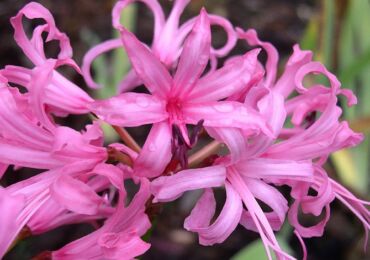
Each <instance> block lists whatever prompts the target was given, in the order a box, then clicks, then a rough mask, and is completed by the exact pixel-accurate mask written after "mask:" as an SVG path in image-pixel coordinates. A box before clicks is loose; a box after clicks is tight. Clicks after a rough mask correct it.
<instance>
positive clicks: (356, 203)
mask: <svg viewBox="0 0 370 260" xmlns="http://www.w3.org/2000/svg"><path fill="white" fill-rule="evenodd" d="M239 34H240V35H241V37H242V38H245V39H247V40H248V41H249V42H250V43H252V44H258V45H261V46H262V47H264V48H265V50H266V51H267V53H268V60H267V64H266V76H265V77H264V78H263V79H262V80H261V81H259V82H255V84H254V85H249V86H248V85H246V86H245V87H246V88H247V91H246V90H245V89H243V90H241V91H240V92H239V93H235V94H234V95H233V96H232V97H230V98H229V99H232V100H240V101H243V102H244V104H245V105H246V106H247V107H248V108H250V109H255V110H256V112H257V111H258V112H259V113H260V114H262V115H263V116H264V117H265V120H266V121H267V123H268V124H269V125H270V127H271V129H272V131H273V135H274V136H275V137H274V136H268V135H264V134H262V133H261V134H257V135H255V136H247V135H246V134H245V132H244V131H242V130H240V129H237V128H234V129H231V128H213V129H212V128H211V129H209V128H208V129H207V130H208V132H209V133H210V134H211V135H212V136H213V137H214V138H216V139H218V140H219V141H221V142H225V143H226V144H227V145H228V148H229V150H230V152H231V154H230V155H229V156H227V157H225V158H222V159H218V160H217V162H216V163H215V165H214V166H212V167H208V168H204V169H193V170H187V171H181V172H178V173H176V174H175V175H173V176H166V177H159V178H157V179H155V180H154V181H153V182H152V193H153V194H154V195H155V198H154V201H171V200H174V199H176V198H178V197H180V196H181V195H182V193H183V192H185V191H188V190H195V189H205V190H204V193H203V195H202V197H201V198H200V199H199V200H198V202H197V204H196V206H195V207H194V209H193V210H192V212H191V214H190V215H189V217H188V218H187V219H186V220H185V224H184V226H185V228H186V229H188V230H190V231H193V232H197V233H198V234H199V242H200V243H201V244H203V245H212V244H214V243H221V242H223V241H224V240H225V239H226V238H227V237H228V236H229V235H230V234H231V233H232V231H233V230H234V229H235V227H236V226H237V224H238V223H240V224H242V225H243V226H244V227H245V228H247V229H250V230H253V231H257V232H259V234H260V235H261V238H262V241H263V243H264V245H265V248H266V253H267V254H268V256H269V259H271V256H270V249H273V250H274V251H275V253H276V254H277V255H278V256H280V257H283V256H285V257H288V258H289V256H286V255H285V253H284V252H282V250H281V248H280V247H279V245H278V243H277V241H276V238H275V236H274V233H273V230H279V229H280V227H281V225H282V223H283V222H284V219H285V216H286V215H287V213H288V209H289V208H288V203H287V201H286V199H285V198H284V197H283V196H282V195H281V194H280V192H279V191H278V190H277V189H276V188H275V187H274V186H273V185H272V184H275V185H289V186H291V187H292V192H291V196H292V198H293V199H294V202H293V204H292V205H291V207H290V209H289V213H288V216H289V221H290V223H291V224H292V225H293V226H294V228H295V229H296V235H297V236H298V238H299V240H300V241H301V243H303V241H302V240H301V236H303V237H312V236H321V235H322V233H323V230H324V227H325V224H326V222H327V221H328V219H329V217H330V203H331V202H332V201H333V199H334V198H335V197H337V198H338V199H340V200H341V201H342V202H343V203H344V204H345V205H347V206H349V208H350V209H351V210H352V211H353V213H354V214H355V215H356V216H358V218H359V219H360V220H361V221H362V223H363V225H364V227H365V229H366V232H367V230H368V229H369V213H368V210H367V209H366V208H365V207H364V204H368V203H367V202H363V201H360V200H358V199H356V198H355V197H354V196H353V195H351V194H350V193H349V192H348V191H347V190H345V189H344V188H343V187H341V186H339V185H338V184H336V183H335V182H333V180H331V179H330V178H329V177H328V176H327V174H326V173H325V171H324V170H323V168H322V167H321V165H322V164H323V163H324V162H325V160H326V159H327V157H328V156H329V154H330V153H332V152H334V151H337V150H339V149H342V148H345V147H352V146H354V145H356V144H358V143H359V142H361V140H362V138H363V137H362V135H361V134H357V133H354V132H353V131H352V130H351V129H349V127H348V124H347V123H346V122H339V116H340V114H341V110H340V108H339V107H337V105H336V104H337V97H336V95H337V94H344V95H346V96H347V97H348V100H349V105H351V104H354V103H356V99H355V97H354V96H353V94H352V93H351V92H349V91H348V90H342V89H340V88H339V87H340V85H339V82H338V81H337V79H336V78H335V76H334V75H332V74H331V73H330V72H328V71H327V70H326V69H325V68H324V66H322V65H321V64H319V63H317V62H311V53H309V52H305V51H301V50H299V48H298V46H295V48H294V53H293V55H292V57H291V58H290V59H289V61H288V63H287V66H286V70H285V72H284V73H283V75H282V76H281V77H280V79H279V80H277V82H275V77H276V67H275V66H276V65H277V54H276V51H275V49H274V48H273V47H272V46H271V45H270V44H268V43H263V42H261V41H260V40H259V39H258V38H257V36H256V34H255V32H254V31H248V32H246V33H242V32H241V31H239ZM312 72H314V73H322V74H323V75H325V76H327V77H328V79H329V81H330V84H331V85H330V88H327V87H325V86H321V85H317V86H313V87H311V88H309V89H306V88H304V87H303V85H302V80H303V78H304V77H305V76H306V75H307V74H309V73H312ZM295 86H296V87H295ZM295 89H297V92H298V95H296V96H295V97H293V98H291V99H290V100H288V101H285V100H284V99H286V97H287V96H289V95H290V94H291V92H293V91H294V90H295ZM314 111H317V112H320V113H321V116H320V117H319V119H317V120H316V121H307V120H308V119H309V117H308V116H309V115H310V113H312V112H314ZM289 115H291V116H292V117H291V118H292V119H291V120H292V123H293V125H294V128H291V129H288V128H285V127H284V123H285V122H286V121H287V118H288V116H289ZM306 118H307V119H306ZM276 137H278V138H279V139H280V140H279V141H278V142H276ZM222 165H223V166H224V167H225V168H222V167H221V166H222ZM222 183H224V185H225V188H226V195H227V199H226V202H225V205H224V208H223V210H222V211H221V213H220V215H219V216H218V218H217V219H216V220H215V221H214V222H213V223H212V224H211V220H212V219H213V216H214V214H215V205H216V201H215V199H214V196H213V192H212V189H211V188H213V187H219V186H221V185H223V184H222ZM309 188H312V189H314V190H316V191H317V195H316V196H310V195H308V190H309ZM343 196H344V197H343ZM256 199H259V200H260V201H262V202H264V204H266V205H268V206H269V207H270V209H271V211H269V212H263V210H262V209H261V207H260V206H259V204H258V202H257V200H256ZM350 201H351V203H353V206H350V204H349V203H350ZM243 203H244V206H245V208H246V210H244V209H243ZM299 207H301V208H302V211H303V213H306V214H307V213H310V214H313V215H315V216H319V215H320V214H321V212H322V211H323V210H325V211H326V215H325V218H324V219H323V220H321V221H320V222H319V223H318V224H316V225H314V226H311V227H303V226H302V225H301V224H300V223H299V222H298V219H297V216H298V208H299ZM303 246H304V244H303ZM304 250H305V249H304Z"/></svg>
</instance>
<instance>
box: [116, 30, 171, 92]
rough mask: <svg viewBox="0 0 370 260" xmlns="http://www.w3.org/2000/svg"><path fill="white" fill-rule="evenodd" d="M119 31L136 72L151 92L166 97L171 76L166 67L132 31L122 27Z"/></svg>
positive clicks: (169, 87)
mask: <svg viewBox="0 0 370 260" xmlns="http://www.w3.org/2000/svg"><path fill="white" fill-rule="evenodd" d="M120 32H121V37H122V38H121V39H122V41H123V44H124V46H125V49H126V52H127V55H128V57H129V58H130V61H131V64H132V67H133V68H134V69H135V72H136V74H137V75H138V76H139V78H141V80H142V81H143V82H144V85H145V86H146V87H147V88H148V89H149V90H150V92H151V93H152V94H154V95H157V96H159V97H161V98H164V97H166V96H167V95H168V94H169V92H170V89H171V86H172V78H171V75H170V74H169V72H168V71H167V69H166V68H165V67H164V66H163V65H162V63H161V62H160V61H159V60H158V58H156V57H155V56H154V54H153V53H152V52H151V51H150V50H149V49H148V47H146V46H144V45H143V44H142V43H141V42H140V41H139V40H138V39H136V37H135V36H134V35H133V34H132V33H130V32H129V31H127V30H126V29H124V28H121V29H120Z"/></svg>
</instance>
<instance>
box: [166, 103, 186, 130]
mask: <svg viewBox="0 0 370 260" xmlns="http://www.w3.org/2000/svg"><path fill="white" fill-rule="evenodd" d="M166 110H167V112H168V114H169V119H170V124H171V125H172V124H181V123H183V118H182V107H181V103H180V101H179V100H178V99H170V100H168V102H167V105H166Z"/></svg>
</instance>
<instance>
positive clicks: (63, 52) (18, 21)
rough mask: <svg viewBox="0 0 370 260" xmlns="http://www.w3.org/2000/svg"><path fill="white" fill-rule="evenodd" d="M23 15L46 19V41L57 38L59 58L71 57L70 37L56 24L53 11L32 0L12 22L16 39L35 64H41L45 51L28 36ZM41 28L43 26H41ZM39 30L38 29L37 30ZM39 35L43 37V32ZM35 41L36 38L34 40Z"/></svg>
mask: <svg viewBox="0 0 370 260" xmlns="http://www.w3.org/2000/svg"><path fill="white" fill-rule="evenodd" d="M23 16H25V17H27V18H29V19H37V18H41V19H43V20H45V22H46V26H44V27H43V28H44V29H45V31H47V32H48V37H47V39H46V42H48V41H51V40H57V41H59V46H60V52H59V55H58V59H69V58H71V57H72V48H71V45H70V43H69V39H68V37H67V36H66V35H65V34H64V33H61V32H60V31H59V30H58V29H57V27H56V26H55V22H54V19H53V16H52V15H51V13H50V12H49V11H48V10H47V9H46V8H45V7H43V6H42V5H41V4H39V3H36V2H31V3H29V4H27V5H26V6H24V7H23V8H22V9H21V10H20V11H19V12H18V14H17V15H16V16H14V17H12V18H11V19H10V21H11V24H12V26H13V28H14V39H15V41H16V42H17V44H18V45H19V46H20V47H21V48H22V50H23V52H24V53H25V54H26V56H27V57H28V58H29V59H30V60H31V61H32V62H33V63H34V64H35V65H41V64H42V63H43V62H44V60H45V59H46V58H45V54H44V53H40V50H41V49H42V48H40V46H37V45H36V46H35V45H34V44H33V43H32V42H31V41H30V39H29V38H28V37H27V35H26V33H25V31H24V28H23V23H22V18H23ZM39 28H41V27H39ZM36 32H37V31H36ZM39 37H41V34H40V33H39ZM33 42H34V43H35V40H33Z"/></svg>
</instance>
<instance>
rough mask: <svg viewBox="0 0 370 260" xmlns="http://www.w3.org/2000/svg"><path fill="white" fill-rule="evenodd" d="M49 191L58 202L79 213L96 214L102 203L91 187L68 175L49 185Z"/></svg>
mask: <svg viewBox="0 0 370 260" xmlns="http://www.w3.org/2000/svg"><path fill="white" fill-rule="evenodd" d="M50 193H51V196H52V198H53V199H55V200H56V201H58V203H60V204H61V205H63V206H64V207H66V208H67V209H69V210H71V211H73V212H76V213H80V214H86V215H94V214H97V213H98V210H99V207H100V206H101V205H102V204H103V203H104V200H103V199H102V198H101V197H99V196H98V195H97V194H96V193H95V191H94V190H92V189H91V187H89V186H88V185H87V184H85V183H83V182H81V181H79V180H77V179H74V178H72V177H70V176H68V175H64V176H61V177H59V178H58V179H57V180H56V181H55V182H54V184H53V185H52V186H51V187H50Z"/></svg>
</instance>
